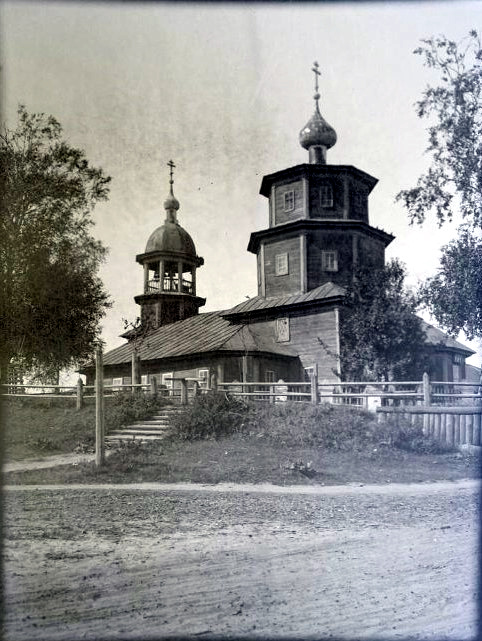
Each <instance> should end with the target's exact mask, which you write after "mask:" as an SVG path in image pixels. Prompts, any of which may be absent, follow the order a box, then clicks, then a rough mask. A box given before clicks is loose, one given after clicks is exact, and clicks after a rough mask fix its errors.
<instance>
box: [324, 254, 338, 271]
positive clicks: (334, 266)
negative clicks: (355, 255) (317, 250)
mask: <svg viewBox="0 0 482 641" xmlns="http://www.w3.org/2000/svg"><path fill="white" fill-rule="evenodd" d="M321 268H322V269H323V271H325V272H337V271H338V255H337V252H336V251H322V252H321Z"/></svg>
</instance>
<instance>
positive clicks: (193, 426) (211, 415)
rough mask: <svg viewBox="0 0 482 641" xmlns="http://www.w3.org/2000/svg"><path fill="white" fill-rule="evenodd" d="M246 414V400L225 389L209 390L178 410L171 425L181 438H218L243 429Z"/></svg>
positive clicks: (247, 412)
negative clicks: (220, 390) (226, 391)
mask: <svg viewBox="0 0 482 641" xmlns="http://www.w3.org/2000/svg"><path fill="white" fill-rule="evenodd" d="M248 416H249V406H248V404H247V403H245V402H243V401H241V400H238V399H236V398H234V397H232V396H229V394H226V393H225V392H208V393H207V394H203V395H202V396H198V397H196V398H195V399H194V401H193V403H192V404H191V405H188V406H187V407H186V408H185V409H184V410H183V411H182V412H179V414H178V415H177V416H175V417H174V418H173V420H172V426H173V428H174V432H175V433H176V434H177V436H178V437H179V438H181V439H185V440H196V439H202V438H219V437H221V436H228V435H230V434H235V433H238V432H242V431H243V430H244V429H245V427H246V422H247V419H248Z"/></svg>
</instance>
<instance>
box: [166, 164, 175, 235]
mask: <svg viewBox="0 0 482 641" xmlns="http://www.w3.org/2000/svg"><path fill="white" fill-rule="evenodd" d="M167 166H168V167H169V196H168V197H167V199H166V200H165V201H164V209H165V210H166V212H167V216H166V221H167V222H171V223H177V218H176V212H177V210H178V209H179V201H178V200H177V198H175V196H174V192H173V190H172V186H173V184H174V178H173V174H174V168H175V166H176V165H175V164H174V163H173V161H172V160H170V161H169V162H168V163H167Z"/></svg>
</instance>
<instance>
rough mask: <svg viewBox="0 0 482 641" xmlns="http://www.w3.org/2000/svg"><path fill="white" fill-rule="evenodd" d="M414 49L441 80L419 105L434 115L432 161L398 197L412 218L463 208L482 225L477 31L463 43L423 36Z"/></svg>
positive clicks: (481, 68) (481, 84)
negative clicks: (411, 185) (410, 186)
mask: <svg viewBox="0 0 482 641" xmlns="http://www.w3.org/2000/svg"><path fill="white" fill-rule="evenodd" d="M422 42H423V46H421V47H419V48H418V49H416V50H415V52H414V53H416V54H417V55H420V56H422V57H423V59H424V64H425V65H426V66H427V67H429V68H430V69H433V70H435V71H437V72H439V73H440V79H441V84H439V85H438V86H428V87H427V88H426V89H425V91H424V92H423V95H422V99H421V100H420V101H419V102H418V103H417V104H416V108H417V114H418V116H419V117H420V118H425V117H431V116H433V118H434V120H433V124H431V125H430V126H429V128H428V147H427V149H426V151H427V153H428V154H430V156H431V159H432V163H431V165H430V167H429V169H428V170H427V172H426V173H424V174H423V175H422V176H420V178H419V179H418V182H417V185H416V187H414V188H412V189H407V190H403V191H401V192H400V193H399V194H398V196H397V199H398V200H401V201H402V202H403V204H404V205H405V207H406V208H407V210H408V214H409V217H410V219H411V221H412V222H418V223H422V222H423V221H424V220H425V218H426V217H427V216H428V215H429V214H430V213H435V215H436V217H437V219H438V222H439V224H442V223H444V222H445V221H446V220H451V219H452V217H453V207H454V206H458V207H459V208H460V211H461V213H462V216H463V217H464V218H465V220H466V221H467V222H468V223H470V224H471V225H472V226H474V227H480V226H481V225H482V109H481V107H482V47H481V42H480V38H479V36H478V34H477V32H476V31H471V32H470V34H469V36H468V37H467V38H465V39H463V40H462V41H460V42H458V43H457V42H454V41H453V40H449V39H448V38H446V37H445V36H441V37H439V38H430V39H428V40H422Z"/></svg>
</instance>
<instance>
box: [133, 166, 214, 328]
mask: <svg viewBox="0 0 482 641" xmlns="http://www.w3.org/2000/svg"><path fill="white" fill-rule="evenodd" d="M167 164H168V167H169V169H170V179H169V185H170V189H169V196H168V197H167V199H166V200H165V202H164V209H165V212H166V218H165V220H164V223H163V224H162V225H161V226H160V227H158V228H157V229H155V230H154V231H153V232H152V234H151V235H150V237H149V240H148V241H147V244H146V249H145V252H144V253H143V254H139V255H138V256H136V261H137V262H138V263H140V264H141V265H142V266H143V268H144V288H143V293H142V294H140V295H138V296H136V297H135V299H134V300H135V301H136V303H137V304H138V305H140V306H141V321H142V325H143V327H145V328H150V329H155V328H157V327H160V326H161V325H167V324H168V323H174V322H175V321H178V320H184V319H185V318H189V317H190V316H194V315H195V314H198V313H199V308H200V307H202V306H203V305H204V304H205V302H206V299H205V298H200V297H199V296H197V295H196V270H197V268H198V267H201V265H203V264H204V259H203V258H201V257H200V256H198V255H197V254H196V247H195V245H194V242H193V240H192V238H191V236H190V235H189V234H188V233H187V231H186V230H185V229H183V228H182V227H181V225H180V224H179V222H178V220H177V212H178V210H179V201H178V200H177V198H176V197H175V196H174V192H173V184H174V179H173V170H174V168H175V165H174V163H173V162H172V160H170V161H169V162H168V163H167Z"/></svg>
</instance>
